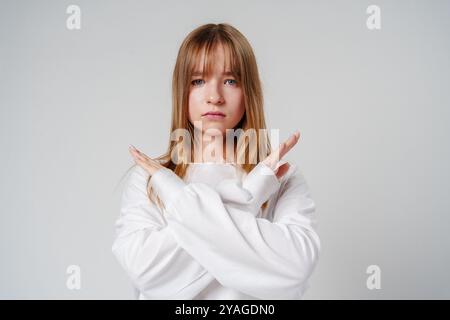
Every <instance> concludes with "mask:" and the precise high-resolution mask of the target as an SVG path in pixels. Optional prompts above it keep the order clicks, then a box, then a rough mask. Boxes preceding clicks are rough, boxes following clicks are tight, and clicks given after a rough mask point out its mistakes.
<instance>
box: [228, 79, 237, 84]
mask: <svg viewBox="0 0 450 320" xmlns="http://www.w3.org/2000/svg"><path fill="white" fill-rule="evenodd" d="M227 81H232V83H231V84H237V82H236V80H234V79H227V80H225V82H227Z"/></svg>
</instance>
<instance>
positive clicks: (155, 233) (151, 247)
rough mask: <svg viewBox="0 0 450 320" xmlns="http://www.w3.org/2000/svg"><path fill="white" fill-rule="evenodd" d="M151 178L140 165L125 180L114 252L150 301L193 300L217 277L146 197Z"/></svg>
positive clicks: (135, 284)
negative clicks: (188, 249)
mask: <svg viewBox="0 0 450 320" xmlns="http://www.w3.org/2000/svg"><path fill="white" fill-rule="evenodd" d="M148 177H149V174H148V173H147V172H146V171H145V170H144V169H143V168H141V167H139V166H137V167H135V168H133V170H132V171H131V174H130V175H129V177H128V179H127V180H126V183H125V187H124V191H123V193H122V199H121V213H120V216H119V218H118V219H117V221H116V223H115V227H116V237H115V240H114V243H113V246H112V252H113V253H114V255H115V257H116V258H117V260H118V261H119V263H120V265H121V266H122V267H123V268H124V269H125V271H126V273H127V274H128V276H129V278H130V279H131V282H132V283H133V285H134V286H135V287H136V288H137V289H138V290H139V291H140V292H141V293H142V294H143V295H144V296H145V297H146V298H147V299H192V298H193V297H195V296H196V295H197V294H198V293H199V292H200V291H201V290H202V289H204V288H205V287H206V286H207V285H208V284H209V283H211V282H212V281H214V277H212V276H211V274H209V273H208V272H207V270H205V268H203V266H201V265H200V264H199V263H198V262H197V261H196V260H195V259H193V258H192V256H191V255H190V254H189V253H188V252H186V250H184V249H183V248H182V247H181V246H180V245H179V244H178V243H177V241H176V240H175V238H174V237H173V235H172V233H171V232H170V231H169V229H168V228H167V223H165V222H164V219H163V217H162V215H161V213H160V210H159V209H158V208H157V207H156V206H155V205H154V204H153V203H152V202H151V201H150V200H149V199H148V197H147V191H146V184H147V179H148ZM183 185H184V184H183Z"/></svg>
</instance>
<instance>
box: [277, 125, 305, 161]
mask: <svg viewBox="0 0 450 320" xmlns="http://www.w3.org/2000/svg"><path fill="white" fill-rule="evenodd" d="M299 138H300V132H298V131H296V132H295V133H294V134H292V135H291V136H290V137H289V138H288V139H287V140H286V141H285V142H284V143H283V144H282V147H281V149H280V155H279V157H280V159H281V158H283V157H284V155H285V154H286V153H288V152H289V150H291V149H292V147H293V146H295V144H296V143H297V142H298V140H299Z"/></svg>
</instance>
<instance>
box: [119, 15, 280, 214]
mask: <svg viewBox="0 0 450 320" xmlns="http://www.w3.org/2000/svg"><path fill="white" fill-rule="evenodd" d="M219 44H222V45H223V47H224V49H225V56H226V63H227V64H228V65H229V67H230V70H231V72H232V73H233V75H234V76H235V77H236V79H237V81H238V83H239V85H240V86H241V87H242V91H243V97H244V105H245V112H244V115H243V117H242V119H241V120H240V122H239V123H238V124H237V125H236V126H235V128H233V129H234V130H238V129H242V131H241V132H244V133H245V132H247V130H248V129H254V130H250V131H251V132H253V134H256V137H253V138H256V141H258V142H259V143H257V146H256V148H247V145H248V144H249V141H248V139H246V137H247V138H250V137H249V136H248V135H247V134H241V135H239V136H238V137H236V138H237V143H236V144H234V143H233V144H234V145H235V154H237V155H239V156H242V155H243V156H244V160H245V156H246V155H247V157H248V159H249V161H248V162H247V161H244V163H243V164H242V165H240V167H241V168H242V169H243V170H244V171H245V172H247V173H249V172H250V171H251V170H252V169H253V168H254V167H255V166H256V165H257V164H258V163H259V162H260V161H262V160H264V159H265V157H266V156H268V155H269V154H270V152H271V145H270V140H269V138H268V136H267V130H260V129H266V122H265V118H264V109H263V104H264V99H263V94H262V88H261V81H260V78H259V73H258V68H257V64H256V59H255V55H254V53H253V50H252V47H251V45H250V43H249V42H248V40H247V39H246V38H245V37H244V35H243V34H242V33H241V32H239V31H238V30H237V29H236V28H234V27H233V26H231V25H229V24H227V23H220V24H212V23H210V24H205V25H202V26H200V27H197V28H196V29H194V30H193V31H191V32H190V33H189V34H188V35H187V37H186V38H185V39H184V40H183V42H182V44H181V46H180V48H179V51H178V56H177V60H176V63H175V68H174V70H173V78H172V125H171V128H170V132H169V136H170V135H171V133H172V132H174V130H176V129H187V130H188V131H189V133H190V137H191V144H190V146H191V147H192V148H193V146H194V141H193V139H194V126H193V124H191V123H190V121H189V119H188V101H189V89H190V82H191V81H190V80H191V76H192V74H193V72H194V68H195V66H196V63H197V61H199V58H200V57H201V54H204V66H203V73H206V74H209V73H210V71H211V69H212V66H213V63H214V61H213V60H214V58H213V57H212V56H213V53H214V50H215V49H216V47H217V46H218V45H219ZM238 131H239V130H238ZM253 138H252V139H253ZM233 142H234V141H233ZM176 145H177V141H173V140H172V139H170V141H169V143H168V147H167V151H166V152H165V153H164V154H162V155H160V156H159V157H157V158H154V159H155V160H156V161H159V162H160V164H161V165H162V166H164V167H166V168H168V169H170V170H172V171H173V172H174V173H175V174H177V175H178V176H179V177H180V178H184V176H185V175H186V171H187V168H188V165H189V162H191V161H192V154H193V152H192V151H193V150H191V152H190V155H191V156H190V157H191V158H187V157H188V155H187V154H186V153H184V154H183V157H184V158H183V159H182V160H181V161H180V159H177V161H176V163H174V162H173V161H172V158H171V155H172V153H173V152H174V149H175V147H176ZM136 165H137V164H134V165H133V166H132V167H131V168H130V169H128V171H129V170H131V169H132V168H133V167H135V166H136ZM128 171H127V172H128ZM150 179H151V176H150V177H149V179H148V180H147V194H148V197H149V199H150V201H153V200H155V203H156V204H157V205H158V207H159V208H160V209H161V208H164V204H163V203H162V202H161V200H160V199H159V197H157V196H156V197H155V195H154V194H153V193H154V192H153V190H152V187H151V184H150V183H149V182H150ZM266 206H267V201H266V203H264V204H263V206H262V208H265V207H266Z"/></svg>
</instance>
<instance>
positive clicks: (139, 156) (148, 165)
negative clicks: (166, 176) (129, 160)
mask: <svg viewBox="0 0 450 320" xmlns="http://www.w3.org/2000/svg"><path fill="white" fill-rule="evenodd" d="M128 150H129V151H130V153H131V155H132V156H133V158H134V162H136V164H138V165H139V166H141V167H142V168H144V169H145V171H147V172H148V173H149V174H150V175H151V176H152V175H154V174H155V172H156V171H158V170H159V169H161V168H164V167H163V166H162V165H161V164H160V163H159V162H158V161H156V160H153V159H152V158H150V157H148V156H147V155H145V154H144V153H142V152H141V151H139V150H138V149H136V148H135V147H134V146H132V145H131V146H130V147H129V148H128Z"/></svg>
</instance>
